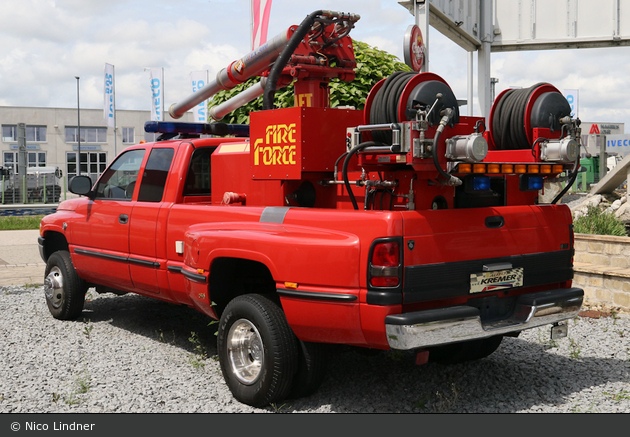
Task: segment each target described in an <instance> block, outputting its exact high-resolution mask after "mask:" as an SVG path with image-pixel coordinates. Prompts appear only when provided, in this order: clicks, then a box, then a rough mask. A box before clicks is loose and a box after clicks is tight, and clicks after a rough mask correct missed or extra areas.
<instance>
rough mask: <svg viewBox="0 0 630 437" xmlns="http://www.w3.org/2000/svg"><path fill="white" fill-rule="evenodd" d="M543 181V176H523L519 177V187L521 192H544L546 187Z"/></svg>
mask: <svg viewBox="0 0 630 437" xmlns="http://www.w3.org/2000/svg"><path fill="white" fill-rule="evenodd" d="M543 181H544V177H543V176H533V175H526V174H522V175H520V177H519V182H518V186H519V189H520V190H521V191H538V190H542V188H543V185H544V182H543Z"/></svg>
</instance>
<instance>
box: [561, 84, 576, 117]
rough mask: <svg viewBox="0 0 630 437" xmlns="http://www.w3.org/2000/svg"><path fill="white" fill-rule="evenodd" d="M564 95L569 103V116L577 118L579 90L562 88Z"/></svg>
mask: <svg viewBox="0 0 630 437" xmlns="http://www.w3.org/2000/svg"><path fill="white" fill-rule="evenodd" d="M564 97H565V98H566V99H567V102H569V105H571V117H572V118H577V117H578V112H579V111H578V110H579V103H580V101H579V100H580V99H579V98H580V92H579V90H564Z"/></svg>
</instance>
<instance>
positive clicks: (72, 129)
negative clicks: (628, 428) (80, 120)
mask: <svg viewBox="0 0 630 437" xmlns="http://www.w3.org/2000/svg"><path fill="white" fill-rule="evenodd" d="M77 142H78V140H77V127H76V126H66V143H77ZM81 142H82V143H106V142H107V128H106V127H82V128H81Z"/></svg>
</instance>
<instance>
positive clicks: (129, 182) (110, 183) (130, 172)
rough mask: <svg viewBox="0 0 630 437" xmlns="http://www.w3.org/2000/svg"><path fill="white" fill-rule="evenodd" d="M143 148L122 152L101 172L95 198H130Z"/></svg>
mask: <svg viewBox="0 0 630 437" xmlns="http://www.w3.org/2000/svg"><path fill="white" fill-rule="evenodd" d="M144 153H145V150H144V149H136V150H130V151H128V152H123V153H122V154H121V155H120V156H119V157H118V158H116V161H114V163H113V164H112V165H111V166H110V167H109V168H108V169H107V170H106V171H105V173H103V176H102V177H101V178H100V179H99V181H98V184H97V185H96V196H95V198H96V199H116V200H131V196H132V195H133V190H134V188H135V185H136V179H138V173H139V172H140V166H141V165H142V159H143V158H144Z"/></svg>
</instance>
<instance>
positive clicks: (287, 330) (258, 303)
mask: <svg viewBox="0 0 630 437" xmlns="http://www.w3.org/2000/svg"><path fill="white" fill-rule="evenodd" d="M217 335H218V339H217V345H218V349H219V362H220V364H221V372H222V373H223V378H224V379H225V382H226V383H227V385H228V387H229V388H230V391H231V392H232V394H233V395H234V397H235V398H236V399H237V400H239V401H240V402H243V403H245V404H248V405H251V406H254V407H263V406H266V405H268V404H270V403H273V402H278V401H281V400H283V399H285V398H286V397H287V396H288V395H289V392H290V390H291V383H292V381H293V377H294V375H295V372H296V370H297V361H298V350H297V339H296V338H295V335H294V334H293V331H292V330H291V327H290V326H289V324H288V323H287V320H286V318H285V317H284V313H283V312H282V309H281V308H280V307H279V306H278V305H277V304H276V303H274V302H273V301H271V300H270V299H268V298H267V297H265V296H263V295H259V294H247V295H243V296H238V297H236V298H235V299H233V300H232V301H231V302H230V303H228V305H227V307H226V308H225V310H224V311H223V314H222V315H221V320H220V322H219V330H218V334H217Z"/></svg>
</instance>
